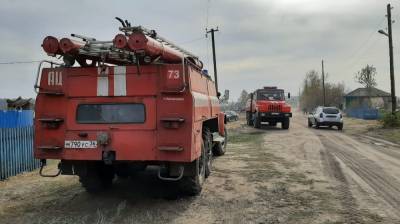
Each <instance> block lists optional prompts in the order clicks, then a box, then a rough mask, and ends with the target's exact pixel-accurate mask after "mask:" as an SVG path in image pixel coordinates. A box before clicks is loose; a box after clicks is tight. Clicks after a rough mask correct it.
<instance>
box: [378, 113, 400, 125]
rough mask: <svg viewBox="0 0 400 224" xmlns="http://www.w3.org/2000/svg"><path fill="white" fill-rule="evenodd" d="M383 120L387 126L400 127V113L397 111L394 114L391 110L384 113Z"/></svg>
mask: <svg viewBox="0 0 400 224" xmlns="http://www.w3.org/2000/svg"><path fill="white" fill-rule="evenodd" d="M381 122H382V124H383V127H385V128H393V127H400V113H399V112H397V113H395V114H392V113H390V112H386V113H384V114H383V117H382V119H381Z"/></svg>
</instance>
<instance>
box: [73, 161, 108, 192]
mask: <svg viewBox="0 0 400 224" xmlns="http://www.w3.org/2000/svg"><path fill="white" fill-rule="evenodd" d="M113 179H114V170H113V168H112V167H111V166H106V165H104V164H88V165H87V172H86V173H85V174H81V175H79V182H81V184H82V187H84V188H85V190H86V191H87V192H89V193H97V192H100V191H103V190H106V189H108V188H110V187H111V186H112V183H113Z"/></svg>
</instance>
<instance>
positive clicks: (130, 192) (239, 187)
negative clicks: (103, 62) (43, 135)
mask: <svg viewBox="0 0 400 224" xmlns="http://www.w3.org/2000/svg"><path fill="white" fill-rule="evenodd" d="M244 123H245V122H244V121H243V120H241V121H238V122H233V123H230V124H229V131H230V135H229V138H230V143H229V146H228V148H227V151H228V152H227V153H226V155H224V156H222V157H219V158H216V159H215V160H214V164H213V166H214V167H213V173H212V174H211V176H210V177H209V178H208V179H207V181H206V183H205V185H204V188H203V191H202V193H201V195H200V196H197V197H182V196H179V195H177V194H176V192H175V189H176V188H175V187H174V185H173V184H170V183H164V182H161V181H159V180H158V179H157V178H156V174H155V172H154V171H152V170H149V171H148V172H144V173H138V174H137V175H135V176H134V177H133V178H131V179H121V180H120V179H118V180H116V181H115V183H114V186H113V188H112V189H111V190H109V191H106V192H104V193H101V194H96V195H92V194H88V193H86V192H85V191H84V190H83V189H82V188H81V186H80V185H79V182H78V179H77V178H76V177H71V176H61V177H57V178H41V177H39V176H38V174H37V172H32V173H25V174H22V175H19V176H16V177H12V178H10V179H9V180H6V181H1V182H0V223H99V224H102V223H199V224H200V223H201V224H204V223H266V224H278V223H285V224H286V223H293V224H294V223H296V224H298V223H299V224H302V223H304V224H309V223H323V224H333V223H336V224H338V223H400V217H399V216H400V179H399V178H400V147H399V146H398V145H396V144H392V143H390V142H385V141H381V140H379V139H375V138H371V137H367V136H362V135H354V134H351V133H352V132H351V131H347V130H346V125H345V128H344V131H343V132H339V131H337V130H334V129H313V128H307V127H306V120H305V118H304V117H303V116H302V115H296V116H295V117H294V118H293V119H292V121H291V127H290V129H289V130H282V129H281V128H280V125H278V126H277V127H268V126H264V127H263V128H262V129H258V130H257V129H254V128H251V127H248V126H246V125H245V124H244ZM55 167H56V164H55V163H54V164H52V165H51V166H50V167H49V168H48V169H52V170H50V171H55Z"/></svg>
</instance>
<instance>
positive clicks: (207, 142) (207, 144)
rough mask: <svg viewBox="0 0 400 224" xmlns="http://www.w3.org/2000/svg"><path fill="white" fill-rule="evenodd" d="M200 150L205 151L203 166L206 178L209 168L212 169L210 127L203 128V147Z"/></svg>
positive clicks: (208, 174) (209, 171)
mask: <svg viewBox="0 0 400 224" xmlns="http://www.w3.org/2000/svg"><path fill="white" fill-rule="evenodd" d="M202 150H204V151H205V156H206V158H205V160H206V167H205V177H206V178H207V177H208V176H210V173H211V169H212V159H213V158H212V156H213V152H212V142H211V132H210V129H208V128H205V129H204V130H203V148H202Z"/></svg>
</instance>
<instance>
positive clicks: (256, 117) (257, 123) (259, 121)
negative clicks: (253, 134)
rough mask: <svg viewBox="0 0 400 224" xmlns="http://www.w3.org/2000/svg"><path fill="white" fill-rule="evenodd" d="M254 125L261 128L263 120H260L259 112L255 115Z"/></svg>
mask: <svg viewBox="0 0 400 224" xmlns="http://www.w3.org/2000/svg"><path fill="white" fill-rule="evenodd" d="M253 127H254V128H261V120H260V118H259V117H258V115H257V114H255V115H254V120H253Z"/></svg>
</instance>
